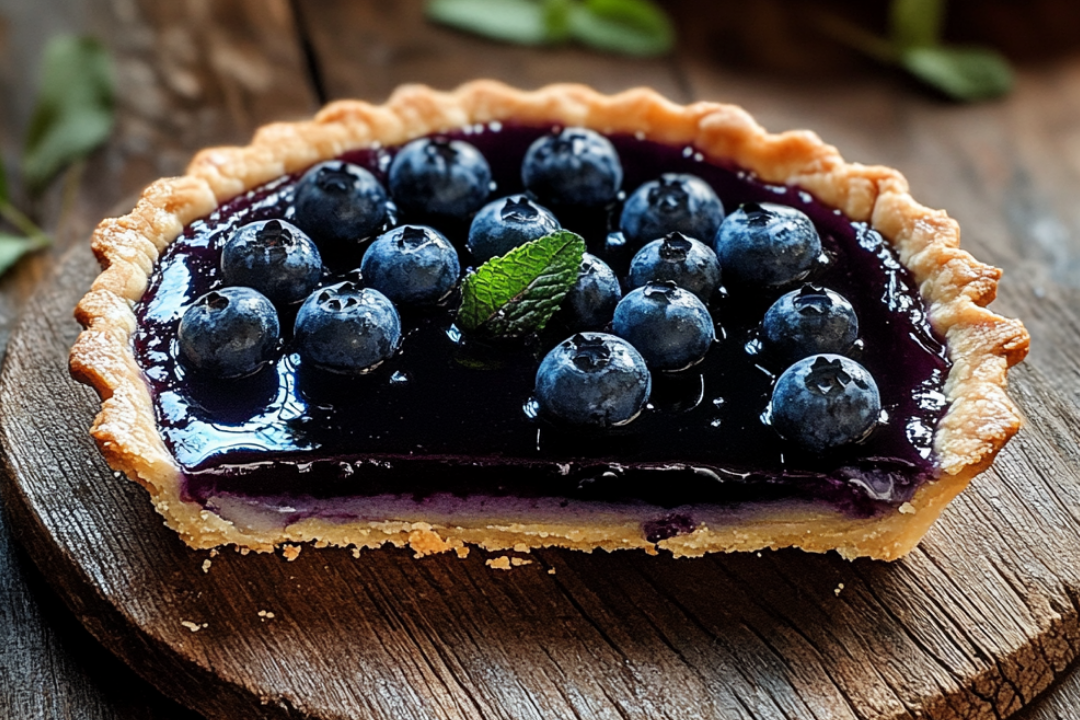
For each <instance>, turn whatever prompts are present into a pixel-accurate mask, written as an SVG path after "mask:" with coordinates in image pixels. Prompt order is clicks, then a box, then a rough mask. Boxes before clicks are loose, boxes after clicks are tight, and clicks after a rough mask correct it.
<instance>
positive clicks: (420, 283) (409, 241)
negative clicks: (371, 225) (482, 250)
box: [360, 225, 461, 305]
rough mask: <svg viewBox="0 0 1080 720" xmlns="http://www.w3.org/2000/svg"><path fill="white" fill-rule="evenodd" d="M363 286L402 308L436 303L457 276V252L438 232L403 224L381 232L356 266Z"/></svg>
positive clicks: (458, 264)
mask: <svg viewBox="0 0 1080 720" xmlns="http://www.w3.org/2000/svg"><path fill="white" fill-rule="evenodd" d="M360 275H361V277H363V279H364V284H365V285H367V286H368V287H372V288H375V289H376V290H378V291H379V292H381V293H382V294H384V295H386V297H388V298H390V299H391V300H393V301H394V302H396V303H400V304H402V305H424V304H430V303H435V302H438V301H439V300H442V299H443V298H444V297H446V296H447V295H449V294H450V291H451V290H453V289H454V285H456V284H457V281H458V278H459V277H460V276H461V264H460V263H459V262H458V254H457V250H455V249H454V246H453V245H451V244H450V241H449V240H447V239H446V238H445V237H444V236H443V234H442V233H440V232H439V231H438V230H435V229H433V228H429V227H426V226H423V225H403V226H401V227H399V228H394V229H393V230H391V231H389V232H386V233H383V234H382V235H380V236H379V237H378V238H376V239H375V242H373V243H371V246H370V247H369V248H368V249H367V252H365V253H364V259H363V261H362V262H361V263H360Z"/></svg>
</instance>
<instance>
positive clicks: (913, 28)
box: [818, 0, 1013, 102]
mask: <svg viewBox="0 0 1080 720" xmlns="http://www.w3.org/2000/svg"><path fill="white" fill-rule="evenodd" d="M945 8H946V0H892V3H891V4H890V6H889V35H888V37H884V38H883V37H878V36H877V35H875V34H874V33H872V32H869V31H868V30H865V29H863V28H862V27H859V26H858V25H855V24H854V23H851V22H850V21H848V20H845V19H843V18H840V17H837V16H835V15H832V14H828V13H822V14H820V15H819V16H818V26H819V28H820V29H821V30H822V31H823V32H825V33H826V34H827V35H829V36H831V37H832V38H834V39H835V40H838V41H840V42H842V43H844V44H845V45H848V46H849V47H852V48H854V49H855V50H858V51H859V52H862V53H865V54H866V55H869V56H870V57H872V58H874V59H875V60H878V61H880V62H883V63H886V64H889V65H894V66H897V67H900V68H902V69H904V70H906V71H907V72H908V73H910V74H911V75H913V76H914V77H915V78H917V79H918V80H919V81H921V82H922V83H924V84H926V85H929V86H930V87H933V88H935V89H937V90H938V91H940V92H942V93H944V94H945V95H947V96H949V97H950V98H952V99H953V100H959V101H962V102H974V101H977V100H988V99H991V98H995V97H999V96H1001V95H1004V94H1005V93H1007V92H1008V91H1009V90H1010V89H1011V88H1012V84H1013V72H1012V68H1011V67H1010V66H1009V62H1008V60H1006V59H1005V58H1004V57H1003V56H1002V55H1001V53H999V52H997V51H996V50H993V49H991V48H985V47H978V46H965V47H956V46H952V45H946V44H944V43H942V39H941V34H942V28H943V26H944V20H945Z"/></svg>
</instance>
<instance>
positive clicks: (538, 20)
mask: <svg viewBox="0 0 1080 720" xmlns="http://www.w3.org/2000/svg"><path fill="white" fill-rule="evenodd" d="M546 6H547V3H545V5H541V4H540V3H538V2H531V1H530V0H432V1H431V2H429V3H428V4H427V9H426V13H427V17H428V19H429V20H432V21H434V22H437V23H442V24H443V25H449V26H450V27H453V28H456V29H458V30H465V31H466V32H471V33H476V34H477V35H483V36H484V37H488V38H492V39H494V40H504V41H506V42H512V43H517V44H519V45H543V44H545V43H547V42H549V41H550V40H551V39H552V38H551V35H550V32H549V28H548V18H547V17H546V15H547V7H546Z"/></svg>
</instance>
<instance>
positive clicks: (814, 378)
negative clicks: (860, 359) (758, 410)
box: [771, 355, 881, 452]
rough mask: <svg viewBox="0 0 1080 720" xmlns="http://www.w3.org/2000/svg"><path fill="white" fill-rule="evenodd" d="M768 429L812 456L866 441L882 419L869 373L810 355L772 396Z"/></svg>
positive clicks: (850, 363)
mask: <svg viewBox="0 0 1080 720" xmlns="http://www.w3.org/2000/svg"><path fill="white" fill-rule="evenodd" d="M771 417H772V425H773V427H774V428H775V429H776V431H777V432H778V433H780V435H781V436H782V437H784V438H785V439H787V440H790V441H791V442H794V443H797V444H798V445H801V446H802V447H803V448H805V449H807V450H810V451H812V452H824V451H826V450H829V449H830V448H835V447H838V446H840V445H846V444H847V443H850V442H855V441H857V440H861V439H862V438H864V437H865V436H866V435H867V434H868V433H869V432H870V431H871V430H872V429H873V428H874V426H875V425H876V424H877V423H878V420H879V418H880V417H881V397H880V395H879V394H878V388H877V384H876V383H875V382H874V378H873V377H871V376H870V373H869V372H867V371H866V368H864V367H863V366H862V365H860V364H859V363H857V362H855V361H854V360H851V359H850V358H846V357H844V356H843V355H812V356H810V357H808V358H803V359H802V360H799V361H798V362H797V363H795V364H794V365H792V366H791V367H789V368H788V369H787V370H785V371H784V373H783V374H782V375H781V376H780V378H779V379H778V380H777V381H776V387H774V388H773V394H772V410H771Z"/></svg>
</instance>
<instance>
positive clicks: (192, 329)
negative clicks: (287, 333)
mask: <svg viewBox="0 0 1080 720" xmlns="http://www.w3.org/2000/svg"><path fill="white" fill-rule="evenodd" d="M280 335H281V326H280V324H279V323H278V316H277V310H275V309H274V304H273V303H271V302H270V301H269V300H268V299H267V298H266V296H265V295H262V294H261V293H259V292H257V291H255V290H252V289H251V288H246V287H226V288H221V289H220V290H214V291H211V292H208V293H206V294H205V295H203V296H202V297H200V298H199V299H197V300H196V301H195V302H194V303H193V304H192V306H191V307H189V308H188V309H187V310H186V311H185V312H184V316H183V317H182V318H181V319H180V327H179V329H178V330H177V336H178V339H179V342H180V353H181V355H182V356H183V357H184V359H185V360H186V361H187V362H188V363H189V364H190V365H191V366H192V367H194V368H195V369H196V370H198V371H199V372H201V373H205V374H206V375H208V376H211V377H216V378H222V379H229V378H238V377H243V376H245V375H251V374H252V373H254V372H255V371H256V370H259V369H260V368H261V367H262V366H263V365H265V364H266V363H268V362H270V361H271V360H272V359H273V358H274V354H275V353H276V351H277V347H278V337H279V336H280Z"/></svg>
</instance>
